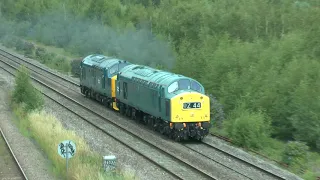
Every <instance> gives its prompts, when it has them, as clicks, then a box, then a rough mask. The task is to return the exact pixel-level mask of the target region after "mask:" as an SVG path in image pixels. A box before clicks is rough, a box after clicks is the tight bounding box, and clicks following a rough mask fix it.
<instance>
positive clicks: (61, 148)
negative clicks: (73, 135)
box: [58, 140, 76, 158]
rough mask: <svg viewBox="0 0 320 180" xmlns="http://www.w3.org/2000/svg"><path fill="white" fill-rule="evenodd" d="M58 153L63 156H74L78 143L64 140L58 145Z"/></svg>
mask: <svg viewBox="0 0 320 180" xmlns="http://www.w3.org/2000/svg"><path fill="white" fill-rule="evenodd" d="M58 153H59V155H60V156H61V157H62V158H72V157H73V156H74V155H75V153H76V145H75V143H74V142H73V141H70V140H64V141H62V142H61V143H59V145H58Z"/></svg>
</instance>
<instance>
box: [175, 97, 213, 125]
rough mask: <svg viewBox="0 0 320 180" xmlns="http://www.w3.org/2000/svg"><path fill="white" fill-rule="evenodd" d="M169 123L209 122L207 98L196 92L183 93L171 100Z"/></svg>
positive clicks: (208, 102)
mask: <svg viewBox="0 0 320 180" xmlns="http://www.w3.org/2000/svg"><path fill="white" fill-rule="evenodd" d="M171 107H172V108H173V111H171V112H172V113H173V114H172V117H171V122H204V121H210V101H209V97H207V96H205V95H203V94H200V93H197V92H185V93H182V94H179V95H177V96H176V97H174V98H172V99H171Z"/></svg>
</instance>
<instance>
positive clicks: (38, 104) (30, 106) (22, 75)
mask: <svg viewBox="0 0 320 180" xmlns="http://www.w3.org/2000/svg"><path fill="white" fill-rule="evenodd" d="M12 98H13V101H14V102H15V103H18V104H23V106H24V109H25V110H26V111H27V112H28V111H32V110H36V109H40V108H42V106H43V104H44V100H43V98H42V96H41V94H40V93H39V92H38V91H37V90H36V89H35V88H34V87H33V86H32V84H31V82H30V76H29V72H28V70H27V69H26V68H25V67H24V66H22V67H21V68H20V69H19V70H18V73H17V75H16V78H15V88H14V91H13V95H12Z"/></svg>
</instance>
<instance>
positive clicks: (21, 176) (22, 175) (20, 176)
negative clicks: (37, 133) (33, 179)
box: [0, 128, 28, 180]
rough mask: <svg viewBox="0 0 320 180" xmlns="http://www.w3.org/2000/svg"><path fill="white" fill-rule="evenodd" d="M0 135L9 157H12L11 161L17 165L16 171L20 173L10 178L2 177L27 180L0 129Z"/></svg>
mask: <svg viewBox="0 0 320 180" xmlns="http://www.w3.org/2000/svg"><path fill="white" fill-rule="evenodd" d="M0 134H1V137H0V138H2V139H3V140H4V142H5V144H6V146H7V148H8V151H9V152H10V154H11V156H12V157H13V159H14V161H15V163H16V165H17V169H18V170H19V172H20V173H19V174H14V175H13V176H12V177H4V179H17V180H18V179H25V180H28V178H27V176H26V174H25V173H24V171H23V169H22V167H21V165H20V163H19V161H18V159H17V158H16V156H15V154H14V152H13V151H12V149H11V146H10V144H9V142H8V140H7V138H6V136H5V135H4V133H3V131H2V129H1V128H0ZM4 176H8V175H4Z"/></svg>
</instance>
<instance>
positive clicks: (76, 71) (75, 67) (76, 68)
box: [71, 59, 82, 77]
mask: <svg viewBox="0 0 320 180" xmlns="http://www.w3.org/2000/svg"><path fill="white" fill-rule="evenodd" d="M81 61H82V59H74V60H72V61H71V73H72V74H73V76H75V77H80V63H81Z"/></svg>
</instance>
